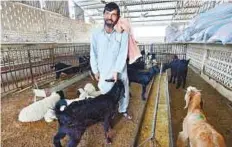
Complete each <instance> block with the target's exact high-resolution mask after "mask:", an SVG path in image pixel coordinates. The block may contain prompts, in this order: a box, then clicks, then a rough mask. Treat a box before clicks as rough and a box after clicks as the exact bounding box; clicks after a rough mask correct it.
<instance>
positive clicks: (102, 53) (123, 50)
mask: <svg viewBox="0 0 232 147" xmlns="http://www.w3.org/2000/svg"><path fill="white" fill-rule="evenodd" d="M127 53H128V33H126V32H123V33H117V32H116V31H115V30H114V31H112V32H111V33H107V32H106V31H105V30H104V28H99V29H96V30H95V31H94V32H93V33H92V36H91V48H90V65H91V69H92V71H93V73H94V74H96V73H99V74H100V80H99V82H98V87H99V89H100V91H101V93H103V94H105V93H107V92H108V91H109V90H110V89H111V88H112V87H113V82H105V79H112V78H113V73H114V72H118V73H119V76H118V78H120V79H122V81H123V83H124V86H125V96H124V98H123V99H122V100H121V102H120V103H121V104H119V107H120V108H119V112H125V111H126V108H127V106H128V103H129V82H128V76H127V67H126V58H127Z"/></svg>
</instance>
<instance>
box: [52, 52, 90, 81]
mask: <svg viewBox="0 0 232 147" xmlns="http://www.w3.org/2000/svg"><path fill="white" fill-rule="evenodd" d="M78 60H79V66H72V65H67V64H65V63H61V62H58V63H56V64H55V65H54V66H51V68H55V71H56V79H59V78H60V75H61V73H65V74H67V75H70V74H75V73H78V72H83V70H86V69H89V68H90V66H89V58H88V57H87V56H83V57H79V58H78Z"/></svg>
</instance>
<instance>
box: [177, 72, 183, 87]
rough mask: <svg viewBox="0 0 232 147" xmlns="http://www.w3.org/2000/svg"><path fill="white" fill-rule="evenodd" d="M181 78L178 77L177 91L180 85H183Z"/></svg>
mask: <svg viewBox="0 0 232 147" xmlns="http://www.w3.org/2000/svg"><path fill="white" fill-rule="evenodd" d="M181 81H182V80H181V76H180V75H177V85H176V89H178V88H180V85H181Z"/></svg>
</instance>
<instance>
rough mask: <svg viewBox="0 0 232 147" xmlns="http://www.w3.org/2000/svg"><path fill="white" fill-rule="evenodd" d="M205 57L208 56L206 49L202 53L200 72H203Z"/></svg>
mask: <svg viewBox="0 0 232 147" xmlns="http://www.w3.org/2000/svg"><path fill="white" fill-rule="evenodd" d="M207 57H208V50H207V49H205V50H204V53H203V60H202V63H201V71H200V72H201V73H204V67H205V61H206V59H207Z"/></svg>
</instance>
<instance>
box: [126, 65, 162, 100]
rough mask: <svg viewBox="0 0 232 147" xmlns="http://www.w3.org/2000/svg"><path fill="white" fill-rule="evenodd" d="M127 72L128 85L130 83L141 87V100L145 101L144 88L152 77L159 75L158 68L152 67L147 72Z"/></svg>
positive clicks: (128, 70) (133, 70)
mask: <svg viewBox="0 0 232 147" xmlns="http://www.w3.org/2000/svg"><path fill="white" fill-rule="evenodd" d="M127 72H128V78H129V84H130V83H131V82H135V83H138V84H141V85H142V95H141V97H142V100H146V97H145V93H146V87H147V85H148V84H149V82H150V81H151V79H152V77H153V76H154V75H156V74H158V73H159V68H158V67H157V66H153V67H152V68H150V69H149V71H148V72H145V71H138V70H136V69H131V68H128V69H127Z"/></svg>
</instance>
